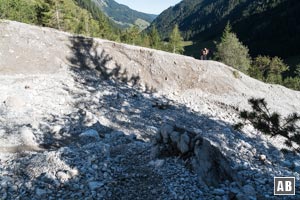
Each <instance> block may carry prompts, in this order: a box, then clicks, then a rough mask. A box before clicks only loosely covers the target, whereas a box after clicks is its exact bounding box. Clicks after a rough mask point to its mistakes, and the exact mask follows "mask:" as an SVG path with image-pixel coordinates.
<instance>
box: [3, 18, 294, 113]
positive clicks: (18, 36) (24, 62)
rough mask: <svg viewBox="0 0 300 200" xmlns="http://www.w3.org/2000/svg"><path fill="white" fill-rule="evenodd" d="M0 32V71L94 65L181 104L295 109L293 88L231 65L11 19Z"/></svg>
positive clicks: (45, 70) (43, 71) (43, 70)
mask: <svg viewBox="0 0 300 200" xmlns="http://www.w3.org/2000/svg"><path fill="white" fill-rule="evenodd" d="M0 30H1V31H0V44H1V45H0V74H1V75H13V74H49V73H57V72H59V71H60V70H63V69H65V68H69V67H71V68H96V69H97V71H98V72H100V73H101V74H103V76H105V77H108V76H114V77H117V78H118V79H121V80H123V81H127V82H132V83H135V84H140V85H142V87H143V88H144V89H145V90H149V91H158V92H160V93H163V94H165V95H169V96H170V95H171V96H172V97H173V98H177V99H179V100H181V101H182V102H184V103H187V104H197V102H201V99H205V98H206V99H208V100H211V101H213V102H222V103H225V104H229V105H232V106H237V107H246V106H247V99H249V98H250V97H253V96H254V97H261V98H266V100H267V102H268V103H269V104H270V105H271V106H272V107H273V108H274V109H275V110H278V111H281V112H283V113H288V112H289V111H300V103H299V101H298V99H300V93H299V92H295V91H292V90H289V89H286V88H284V87H282V86H277V85H269V84H264V83H262V82H260V81H257V80H255V79H252V78H250V77H248V76H246V75H244V74H242V73H240V77H239V78H236V77H235V76H234V75H233V71H234V69H233V68H231V67H228V66H225V65H223V64H221V63H218V62H214V61H199V60H196V59H194V58H191V57H186V56H181V55H176V54H171V53H166V52H163V51H157V50H152V49H147V48H142V47H136V46H130V45H125V44H119V43H115V42H111V41H107V40H101V39H93V38H85V37H79V36H73V35H71V34H68V33H64V32H60V31H57V30H54V29H49V28H41V27H36V26H30V25H25V24H22V23H17V22H10V21H4V22H1V23H0ZM201 104H202V103H200V105H201ZM200 105H199V106H200ZM196 107H197V106H196Z"/></svg>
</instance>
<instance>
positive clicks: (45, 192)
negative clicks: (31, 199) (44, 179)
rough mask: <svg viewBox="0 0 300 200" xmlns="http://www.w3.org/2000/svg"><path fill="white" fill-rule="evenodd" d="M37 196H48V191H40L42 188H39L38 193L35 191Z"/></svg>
mask: <svg viewBox="0 0 300 200" xmlns="http://www.w3.org/2000/svg"><path fill="white" fill-rule="evenodd" d="M35 194H36V195H38V196H39V197H41V196H44V195H46V194H47V191H46V190H43V189H40V188H37V189H36V191H35Z"/></svg>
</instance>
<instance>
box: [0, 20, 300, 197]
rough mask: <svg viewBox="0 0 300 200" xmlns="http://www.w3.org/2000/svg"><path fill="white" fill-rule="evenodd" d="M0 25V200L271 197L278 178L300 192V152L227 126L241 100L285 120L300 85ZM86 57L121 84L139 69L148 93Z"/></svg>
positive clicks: (155, 53)
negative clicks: (258, 101) (253, 100)
mask: <svg viewBox="0 0 300 200" xmlns="http://www.w3.org/2000/svg"><path fill="white" fill-rule="evenodd" d="M0 27H1V31H0V35H1V36H3V37H0V44H1V45H0V57H1V58H0V69H1V70H0V73H1V74H0V91H1V95H0V122H1V123H0V198H1V199H7V200H11V199H25V200H26V199H30V200H31V199H33V200H34V199H36V200H39V199H143V200H146V199H151V200H152V199H205V200H206V199H209V200H215V199H221V200H227V199H243V200H244V199H255V198H256V199H276V198H275V197H274V195H273V178H274V176H292V177H295V178H296V188H299V187H300V185H299V180H300V174H299V170H298V168H299V164H298V161H299V160H300V159H299V154H294V153H289V152H288V151H282V152H281V151H280V149H282V148H283V147H284V146H283V145H282V140H281V139H280V138H269V137H265V136H263V135H260V134H259V133H258V132H257V131H255V130H254V129H253V127H251V126H247V127H245V130H243V132H237V131H234V130H233V129H232V128H231V125H232V124H234V123H236V122H237V110H238V109H240V108H247V99H248V98H249V97H252V96H254V97H260V98H263V97H265V98H266V101H267V102H268V103H269V105H270V106H271V109H272V110H276V111H278V112H280V113H282V114H283V115H286V114H289V113H290V112H294V111H299V108H300V107H299V106H300V104H299V101H298V99H299V98H300V96H299V95H300V93H299V92H295V91H291V90H288V89H285V88H284V87H281V86H274V85H269V84H264V83H261V82H259V81H256V80H253V79H251V78H250V77H247V76H245V75H244V74H241V76H242V77H243V78H242V79H235V78H234V77H233V76H232V69H231V68H230V67H227V66H225V65H223V64H221V63H217V62H213V61H197V60H195V59H192V58H188V57H182V56H180V55H174V54H169V53H164V52H161V51H155V50H150V49H145V48H142V49H141V48H139V47H133V46H129V45H121V44H116V43H113V42H109V41H105V40H100V39H91V38H83V37H81V39H79V40H78V37H74V36H71V35H70V34H67V33H62V32H59V31H55V30H53V29H46V28H41V27H32V26H28V25H24V24H20V23H17V22H5V23H2V22H0ZM20 36H22V37H20ZM76 38H77V39H76ZM12 41H13V42H12ZM74 41H75V43H74ZM76 41H77V42H76ZM89 44H92V46H89ZM45 46H46V47H47V48H45ZM90 47H91V48H90ZM116 47H117V48H116ZM7 49H10V51H7ZM78 50H80V52H78ZM82 51H84V52H82ZM9 52H14V53H9ZM78 53H80V56H78ZM16 56H19V58H18V59H16ZM37 58H38V59H37ZM85 58H87V59H85ZM85 61H87V62H90V61H94V63H93V65H98V67H99V66H101V67H102V68H101V69H100V70H102V72H103V70H104V72H106V73H110V72H111V71H110V70H115V71H117V72H119V73H121V74H122V77H123V78H124V79H123V81H126V79H125V78H127V79H130V78H132V75H135V76H138V77H136V82H141V83H142V84H144V90H143V91H142V90H139V86H135V85H132V84H131V85H126V84H124V83H120V82H119V81H120V80H118V79H117V78H118V77H116V76H115V77H113V78H111V79H109V78H108V79H105V80H104V79H103V77H101V76H98V75H99V71H96V70H89V69H86V68H84V67H87V66H86V64H87V63H85ZM98 61H99V62H98ZM175 63H176V64H175ZM119 68H120V69H121V70H120V71H118V69H119ZM106 70H107V71H106ZM123 72H124V73H123ZM126 72H128V74H127V75H126ZM137 73H138V74H137ZM125 75H126V76H128V77H126V76H125ZM27 85H28V86H30V87H29V88H28V87H26V86H27ZM153 88H154V89H156V90H157V93H155V94H153V93H151V92H150V91H154V89H153ZM144 91H146V92H144ZM156 102H158V103H156ZM165 122H176V125H173V124H172V123H170V124H167V123H165ZM96 132H97V133H96ZM157 132H159V134H156V133H157ZM21 133H22V134H21ZM81 134H82V135H81ZM20 135H22V137H20ZM80 135H81V136H80ZM97 135H98V136H97ZM154 137H156V139H155V140H154V145H153V144H151V143H150V140H151V139H153V138H154ZM24 141H25V142H24ZM24 143H31V144H34V145H39V146H41V147H44V148H42V149H41V148H40V149H38V148H32V146H24V145H23V144H24ZM152 147H153V148H152ZM154 155H155V156H154ZM156 156H158V157H156ZM214 161H215V162H214ZM203 174H207V175H208V176H205V177H204V175H203ZM220 175H221V176H220ZM209 177H210V178H209ZM236 177H238V179H236ZM250 193H251V194H250ZM292 198H293V197H292ZM295 198H296V199H300V193H299V191H298V190H296V196H295ZM285 199H289V197H286V198H285Z"/></svg>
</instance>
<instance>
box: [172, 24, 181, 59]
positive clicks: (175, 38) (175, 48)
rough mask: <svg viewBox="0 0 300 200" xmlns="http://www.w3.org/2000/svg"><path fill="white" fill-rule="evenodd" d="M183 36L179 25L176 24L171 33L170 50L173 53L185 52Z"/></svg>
mask: <svg viewBox="0 0 300 200" xmlns="http://www.w3.org/2000/svg"><path fill="white" fill-rule="evenodd" d="M182 43H183V38H182V36H181V33H180V31H179V28H178V25H177V24H176V25H175V26H174V28H173V31H172V33H171V35H170V41H169V45H170V51H171V52H173V53H180V54H181V53H183V51H184V48H183V45H182Z"/></svg>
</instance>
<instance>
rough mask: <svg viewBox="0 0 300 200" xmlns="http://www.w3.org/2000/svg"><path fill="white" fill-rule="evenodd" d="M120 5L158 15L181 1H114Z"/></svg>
mask: <svg viewBox="0 0 300 200" xmlns="http://www.w3.org/2000/svg"><path fill="white" fill-rule="evenodd" d="M115 1H116V2H118V3H120V4H124V5H127V6H129V7H130V8H132V9H134V10H137V11H140V12H144V13H149V14H160V13H161V12H162V11H164V10H165V9H167V8H169V7H170V6H174V5H175V4H177V3H179V2H180V1H181V0H115Z"/></svg>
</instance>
